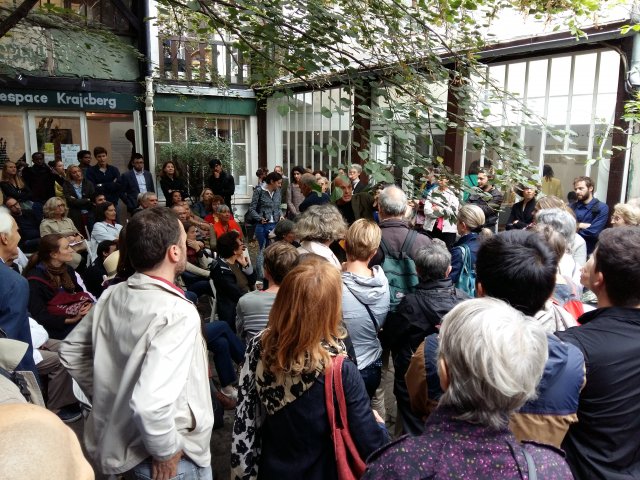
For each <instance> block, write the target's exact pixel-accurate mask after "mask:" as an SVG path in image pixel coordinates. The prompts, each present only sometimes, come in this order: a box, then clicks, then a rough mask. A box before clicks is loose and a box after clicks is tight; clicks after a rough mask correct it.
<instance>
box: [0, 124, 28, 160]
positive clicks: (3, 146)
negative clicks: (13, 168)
mask: <svg viewBox="0 0 640 480" xmlns="http://www.w3.org/2000/svg"><path fill="white" fill-rule="evenodd" d="M0 132H2V134H0V136H1V137H2V138H0V168H1V167H2V166H3V165H4V163H5V162H6V161H7V160H11V161H12V162H15V161H16V160H18V159H19V158H20V157H22V156H23V155H24V154H25V152H26V150H25V145H24V118H23V116H22V115H9V114H4V113H3V114H0Z"/></svg>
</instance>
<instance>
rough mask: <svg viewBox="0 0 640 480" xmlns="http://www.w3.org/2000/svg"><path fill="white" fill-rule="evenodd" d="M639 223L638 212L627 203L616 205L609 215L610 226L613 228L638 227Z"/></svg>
mask: <svg viewBox="0 0 640 480" xmlns="http://www.w3.org/2000/svg"><path fill="white" fill-rule="evenodd" d="M639 223H640V210H638V209H637V208H635V207H633V206H632V205H629V204H627V203H618V204H616V206H615V207H613V215H611V225H612V226H614V227H624V226H628V225H631V226H633V225H638V224H639Z"/></svg>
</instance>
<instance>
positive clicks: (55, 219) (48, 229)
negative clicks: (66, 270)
mask: <svg viewBox="0 0 640 480" xmlns="http://www.w3.org/2000/svg"><path fill="white" fill-rule="evenodd" d="M42 211H43V213H44V219H43V220H42V222H41V223H40V236H41V237H44V236H45V235H49V234H52V233H59V234H61V235H63V236H64V237H66V239H67V240H68V241H69V244H70V246H71V247H72V248H73V250H74V254H73V256H72V257H73V258H72V260H71V262H70V263H69V265H71V266H72V267H73V268H74V269H77V268H78V266H80V264H81V263H82V256H81V255H80V254H79V253H78V252H81V251H82V252H86V250H87V243H86V242H85V241H84V236H83V235H82V234H81V233H80V232H79V231H78V229H77V228H76V226H75V224H74V223H73V220H71V219H70V218H69V217H68V216H67V215H68V214H69V208H67V202H65V200H64V198H58V197H51V198H50V199H49V200H47V201H46V202H45V204H44V206H43V207H42Z"/></svg>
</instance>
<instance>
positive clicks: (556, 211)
mask: <svg viewBox="0 0 640 480" xmlns="http://www.w3.org/2000/svg"><path fill="white" fill-rule="evenodd" d="M536 223H542V224H544V225H549V226H550V227H551V228H553V229H554V230H555V231H556V232H558V233H559V234H560V235H562V236H563V237H564V239H565V240H566V242H567V246H568V247H571V245H572V244H573V239H574V238H575V236H576V219H575V218H574V216H573V215H571V214H570V213H569V212H567V211H566V210H563V209H562V208H548V209H545V210H540V211H539V212H538V214H537V215H536Z"/></svg>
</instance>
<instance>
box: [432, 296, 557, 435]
mask: <svg viewBox="0 0 640 480" xmlns="http://www.w3.org/2000/svg"><path fill="white" fill-rule="evenodd" d="M547 348H548V347H547V335H546V333H545V331H544V330H543V329H542V327H540V326H538V325H536V324H535V323H534V322H533V321H531V320H528V319H527V317H525V316H524V315H523V314H522V313H521V312H519V311H518V310H516V309H514V308H513V307H511V306H509V305H508V304H507V303H505V302H503V301H502V300H498V299H495V298H489V297H485V298H477V299H472V300H467V301H464V302H462V303H460V304H458V305H457V306H456V307H454V308H453V310H451V311H450V312H449V313H448V314H447V315H445V316H444V318H443V320H442V325H441V327H440V345H439V347H438V358H439V359H443V360H444V362H445V364H446V368H447V374H448V378H449V387H448V388H447V390H446V391H445V392H444V394H443V396H442V398H441V399H440V405H449V406H452V407H454V408H455V409H456V410H457V412H458V414H457V418H459V419H461V420H466V421H468V422H471V423H478V424H481V425H485V426H488V427H491V428H494V429H499V428H504V427H506V426H507V424H508V422H509V416H510V415H511V414H512V413H513V412H515V411H516V410H518V409H519V408H520V407H521V406H522V405H523V404H524V403H525V402H527V401H528V400H531V399H533V398H535V397H536V387H537V385H538V383H539V382H540V379H541V378H542V373H543V372H544V367H545V364H546V362H547V359H548V356H549V354H548V350H547ZM438 373H439V374H440V376H441V377H442V375H443V372H442V366H441V365H440V362H438Z"/></svg>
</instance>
